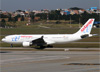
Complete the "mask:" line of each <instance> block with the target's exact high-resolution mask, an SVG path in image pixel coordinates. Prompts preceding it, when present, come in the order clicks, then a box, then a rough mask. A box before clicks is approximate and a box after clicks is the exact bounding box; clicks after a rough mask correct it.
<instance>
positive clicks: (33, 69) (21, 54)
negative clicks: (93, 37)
mask: <svg viewBox="0 0 100 72" xmlns="http://www.w3.org/2000/svg"><path fill="white" fill-rule="evenodd" d="M0 56H1V60H0V66H1V69H0V70H1V71H0V72H100V53H99V52H98V51H1V52H0Z"/></svg>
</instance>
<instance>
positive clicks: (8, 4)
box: [0, 0, 100, 11]
mask: <svg viewBox="0 0 100 72" xmlns="http://www.w3.org/2000/svg"><path fill="white" fill-rule="evenodd" d="M99 5H100V0H0V9H1V10H3V11H15V10H18V9H20V10H29V9H30V10H41V9H49V10H55V9H58V8H61V9H68V8H71V7H79V8H83V9H89V8H90V7H99V9H100V6H99Z"/></svg>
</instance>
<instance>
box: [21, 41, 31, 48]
mask: <svg viewBox="0 0 100 72" xmlns="http://www.w3.org/2000/svg"><path fill="white" fill-rule="evenodd" d="M22 45H23V46H24V47H28V46H30V45H31V43H30V42H23V43H22Z"/></svg>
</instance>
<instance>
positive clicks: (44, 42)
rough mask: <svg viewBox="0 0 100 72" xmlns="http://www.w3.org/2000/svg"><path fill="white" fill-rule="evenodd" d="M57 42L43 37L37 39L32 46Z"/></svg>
mask: <svg viewBox="0 0 100 72" xmlns="http://www.w3.org/2000/svg"><path fill="white" fill-rule="evenodd" d="M53 43H55V42H53V41H51V40H48V39H44V38H43V36H42V37H41V38H38V39H35V40H33V41H32V45H38V46H41V45H46V44H53Z"/></svg>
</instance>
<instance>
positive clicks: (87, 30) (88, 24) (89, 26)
mask: <svg viewBox="0 0 100 72" xmlns="http://www.w3.org/2000/svg"><path fill="white" fill-rule="evenodd" d="M94 20H95V19H94V18H91V19H89V20H88V21H87V22H86V23H85V24H84V25H83V26H82V27H81V29H80V30H79V31H78V32H76V33H75V34H90V32H91V30H92V26H93V23H94Z"/></svg>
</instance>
